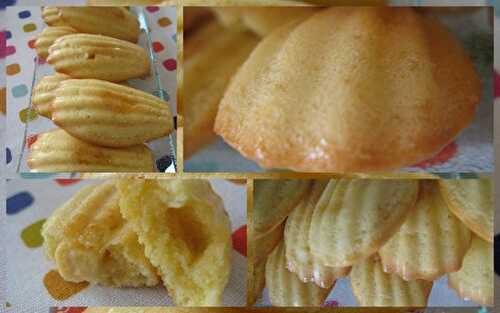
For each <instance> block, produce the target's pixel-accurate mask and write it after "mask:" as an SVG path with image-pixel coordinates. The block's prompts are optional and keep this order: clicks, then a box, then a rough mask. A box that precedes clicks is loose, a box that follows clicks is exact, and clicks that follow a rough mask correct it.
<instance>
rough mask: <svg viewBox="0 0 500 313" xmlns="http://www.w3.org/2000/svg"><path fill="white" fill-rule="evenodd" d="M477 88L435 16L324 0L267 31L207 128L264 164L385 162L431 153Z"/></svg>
mask: <svg viewBox="0 0 500 313" xmlns="http://www.w3.org/2000/svg"><path fill="white" fill-rule="evenodd" d="M401 38H405V40H401ZM480 100H481V81H480V79H479V76H478V74H477V73H476V71H475V68H474V64H473V62H472V61H471V58H470V57H469V56H468V55H467V52H466V51H465V50H464V48H463V47H462V45H461V44H460V42H459V41H458V40H457V39H456V38H454V37H453V35H452V34H451V33H450V32H449V31H448V30H447V29H446V27H445V26H443V25H441V24H440V23H439V22H438V21H437V20H436V19H433V18H429V17H426V16H424V15H422V14H419V13H418V12H416V11H415V10H414V9H413V8H408V7H387V6H378V7H329V8H327V9H325V10H320V11H319V12H318V13H316V14H313V15H312V16H311V17H309V18H307V19H305V20H303V21H298V20H297V21H294V22H290V23H288V24H286V25H284V26H283V27H279V28H276V29H275V30H273V31H272V32H271V33H270V34H269V35H268V36H266V37H265V38H263V40H262V41H261V42H260V43H259V44H258V45H257V47H256V48H255V49H254V50H253V51H252V53H251V55H250V56H249V57H248V59H247V60H246V61H245V63H244V64H243V65H242V66H241V67H240V69H239V70H238V72H237V73H236V74H235V76H234V77H233V79H232V80H231V83H230V84H229V85H228V87H227V89H226V92H225V94H224V97H223V98H222V100H221V102H220V104H219V111H218V113H217V116H216V120H215V124H214V131H215V133H216V134H218V135H220V136H222V138H223V139H224V141H225V142H226V143H227V144H229V145H230V146H231V147H233V148H234V149H236V150H238V152H239V153H241V155H242V156H244V157H246V158H248V159H250V160H252V161H255V162H256V163H258V164H259V165H260V166H261V167H263V168H275V169H291V170H295V171H301V172H336V173H340V172H341V173H347V172H375V171H388V170H392V169H398V168H401V167H405V166H411V165H414V164H416V163H418V162H421V161H423V160H425V159H428V158H431V157H433V156H434V155H436V154H437V153H438V152H439V151H440V150H442V149H443V147H445V146H446V145H447V144H449V143H450V142H451V141H452V140H453V139H455V138H456V137H457V135H458V134H459V133H460V132H461V131H462V130H463V129H465V128H466V127H467V126H469V125H470V124H471V122H472V121H473V119H474V117H475V115H476V111H477V108H478V106H479V103H480ZM389 151H390V153H388V152H389Z"/></svg>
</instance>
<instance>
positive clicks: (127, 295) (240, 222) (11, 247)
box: [2, 179, 247, 313]
mask: <svg viewBox="0 0 500 313" xmlns="http://www.w3.org/2000/svg"><path fill="white" fill-rule="evenodd" d="M94 182H95V181H92V180H72V179H56V180H38V179H31V180H28V179H14V180H10V181H8V182H7V202H6V203H7V208H6V214H7V225H6V229H5V232H4V233H5V234H4V235H5V239H4V236H2V240H5V242H8V243H9V244H8V245H7V246H6V250H7V251H6V256H7V259H8V263H7V273H9V274H8V275H7V280H6V287H7V297H6V298H2V301H3V299H6V301H7V302H8V303H9V304H10V305H11V306H12V308H14V310H13V312H16V313H21V312H26V313H27V312H47V310H48V308H49V307H50V306H99V305H102V306H116V305H120V306H124V305H129V306H141V305H144V306H162V305H172V302H171V301H170V299H169V297H168V296H167V293H166V290H165V289H164V288H163V287H157V288H139V289H136V288H121V289H120V288H107V287H100V286H95V285H89V284H87V283H80V284H75V283H68V282H65V281H64V280H62V278H61V277H60V276H59V274H58V273H57V272H56V271H53V269H54V264H53V263H52V262H50V261H49V260H47V258H46V257H45V255H44V252H43V249H42V247H41V246H42V243H43V239H42V237H41V235H40V229H41V227H42V225H43V223H44V221H45V220H46V219H47V218H48V217H49V216H50V214H51V212H52V211H53V210H54V209H55V208H56V207H59V206H60V205H61V204H63V203H64V202H65V201H66V200H67V199H69V198H70V197H71V196H72V195H73V194H74V193H75V192H76V191H77V190H79V189H80V188H82V186H84V185H86V184H90V183H94ZM211 184H212V186H213V188H214V190H215V192H217V193H218V194H219V195H220V196H221V197H222V199H223V201H224V205H225V207H226V210H227V211H228V213H229V216H230V219H231V226H232V229H233V235H232V237H233V248H234V250H233V253H232V261H233V266H232V271H231V277H230V279H229V283H228V286H227V288H226V291H225V293H224V296H223V301H224V305H227V306H242V305H244V304H245V302H246V287H245V284H246V271H247V267H246V187H245V185H237V184H234V183H232V182H229V181H226V180H211ZM4 212H5V210H4ZM40 308H47V310H41V309H40Z"/></svg>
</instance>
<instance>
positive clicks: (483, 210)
mask: <svg viewBox="0 0 500 313" xmlns="http://www.w3.org/2000/svg"><path fill="white" fill-rule="evenodd" d="M439 186H440V188H441V192H442V194H443V198H444V200H445V202H446V203H447V204H448V208H449V209H450V210H451V211H452V212H453V213H454V214H455V215H456V216H457V217H458V219H460V220H461V221H462V222H463V223H464V224H465V225H467V227H468V228H469V229H470V230H472V231H473V232H474V233H475V234H476V235H478V236H479V237H481V238H482V239H484V240H486V241H489V242H493V216H494V211H495V208H494V205H493V183H492V181H491V179H490V178H481V179H442V180H439Z"/></svg>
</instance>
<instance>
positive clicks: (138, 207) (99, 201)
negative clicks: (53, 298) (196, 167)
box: [42, 179, 232, 306]
mask: <svg viewBox="0 0 500 313" xmlns="http://www.w3.org/2000/svg"><path fill="white" fill-rule="evenodd" d="M42 235H43V238H44V248H45V252H46V255H47V256H48V257H49V259H51V260H53V261H54V263H55V265H56V268H57V270H58V272H59V273H60V275H61V277H63V278H64V279H65V280H67V281H70V282H84V281H88V282H91V283H95V284H100V285H104V286H111V287H128V288H130V287H154V286H157V285H159V284H160V283H162V282H163V284H164V285H165V287H166V289H167V291H168V294H169V296H170V298H171V299H172V300H173V301H174V303H175V304H176V305H178V306H221V305H222V299H221V297H222V294H223V292H224V289H225V287H226V284H227V282H228V279H229V274H230V272H231V256H230V254H231V251H232V241H231V227H230V221H229V217H228V214H227V213H226V211H225V208H224V204H223V201H222V199H221V198H220V197H219V196H218V195H217V194H216V193H215V192H214V191H213V189H212V187H211V186H210V183H209V182H208V181H204V180H187V179H156V180H154V179H151V180H145V179H129V180H125V179H122V180H113V181H106V182H104V183H100V184H94V185H87V186H85V187H83V188H82V189H81V190H80V191H79V192H78V193H76V194H75V195H74V196H73V197H72V198H71V199H70V200H69V201H67V202H66V203H65V204H64V205H62V206H61V207H59V208H57V209H56V210H54V212H53V214H52V215H51V216H50V217H49V218H48V219H47V221H46V222H45V223H44V225H43V229H42Z"/></svg>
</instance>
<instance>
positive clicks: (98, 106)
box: [28, 7, 174, 172]
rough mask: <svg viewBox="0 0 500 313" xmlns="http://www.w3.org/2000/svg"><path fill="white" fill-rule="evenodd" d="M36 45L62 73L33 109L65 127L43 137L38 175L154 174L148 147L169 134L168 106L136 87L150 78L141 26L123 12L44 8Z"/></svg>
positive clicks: (36, 160) (47, 82) (35, 166)
mask: <svg viewBox="0 0 500 313" xmlns="http://www.w3.org/2000/svg"><path fill="white" fill-rule="evenodd" d="M42 16H43V20H44V21H45V23H46V24H47V25H48V27H46V28H45V29H44V30H43V31H42V32H41V33H40V34H39V35H38V38H37V40H36V42H35V46H36V51H37V54H38V56H39V57H40V58H43V59H46V60H47V62H48V63H49V64H50V65H52V66H53V68H54V70H55V72H56V73H55V74H54V75H49V76H45V77H43V78H42V79H41V80H40V81H39V82H38V83H37V85H36V86H35V88H34V90H33V95H32V104H33V108H34V109H35V110H36V111H37V112H38V113H39V114H40V115H42V116H44V117H46V118H49V119H51V120H52V121H53V123H54V124H55V125H57V126H58V127H59V129H54V130H52V131H49V132H46V133H42V134H39V136H38V138H37V140H36V142H35V143H34V144H33V145H32V146H31V149H30V154H29V158H28V165H29V167H30V168H31V169H32V170H33V171H38V172H96V171H100V172H154V171H155V170H156V166H155V164H154V158H153V155H152V152H151V151H150V150H149V148H148V147H147V146H146V145H145V144H144V143H145V142H148V141H151V140H153V139H157V138H161V137H164V136H166V135H168V134H169V133H170V132H171V131H172V130H173V127H174V126H173V117H172V113H171V112H170V108H169V105H168V103H166V102H165V101H163V100H161V99H159V98H157V97H155V96H153V95H151V94H149V93H146V92H144V91H141V90H138V89H135V88H132V87H129V86H128V84H127V83H126V80H128V79H133V78H145V77H147V76H148V75H150V70H151V64H150V59H149V55H148V53H147V52H146V50H145V49H144V48H142V47H141V46H139V45H138V44H137V42H138V40H139V36H140V33H141V31H140V27H139V22H138V20H137V18H136V16H135V15H134V14H132V13H131V12H130V11H129V10H128V9H126V8H123V7H44V8H42Z"/></svg>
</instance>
